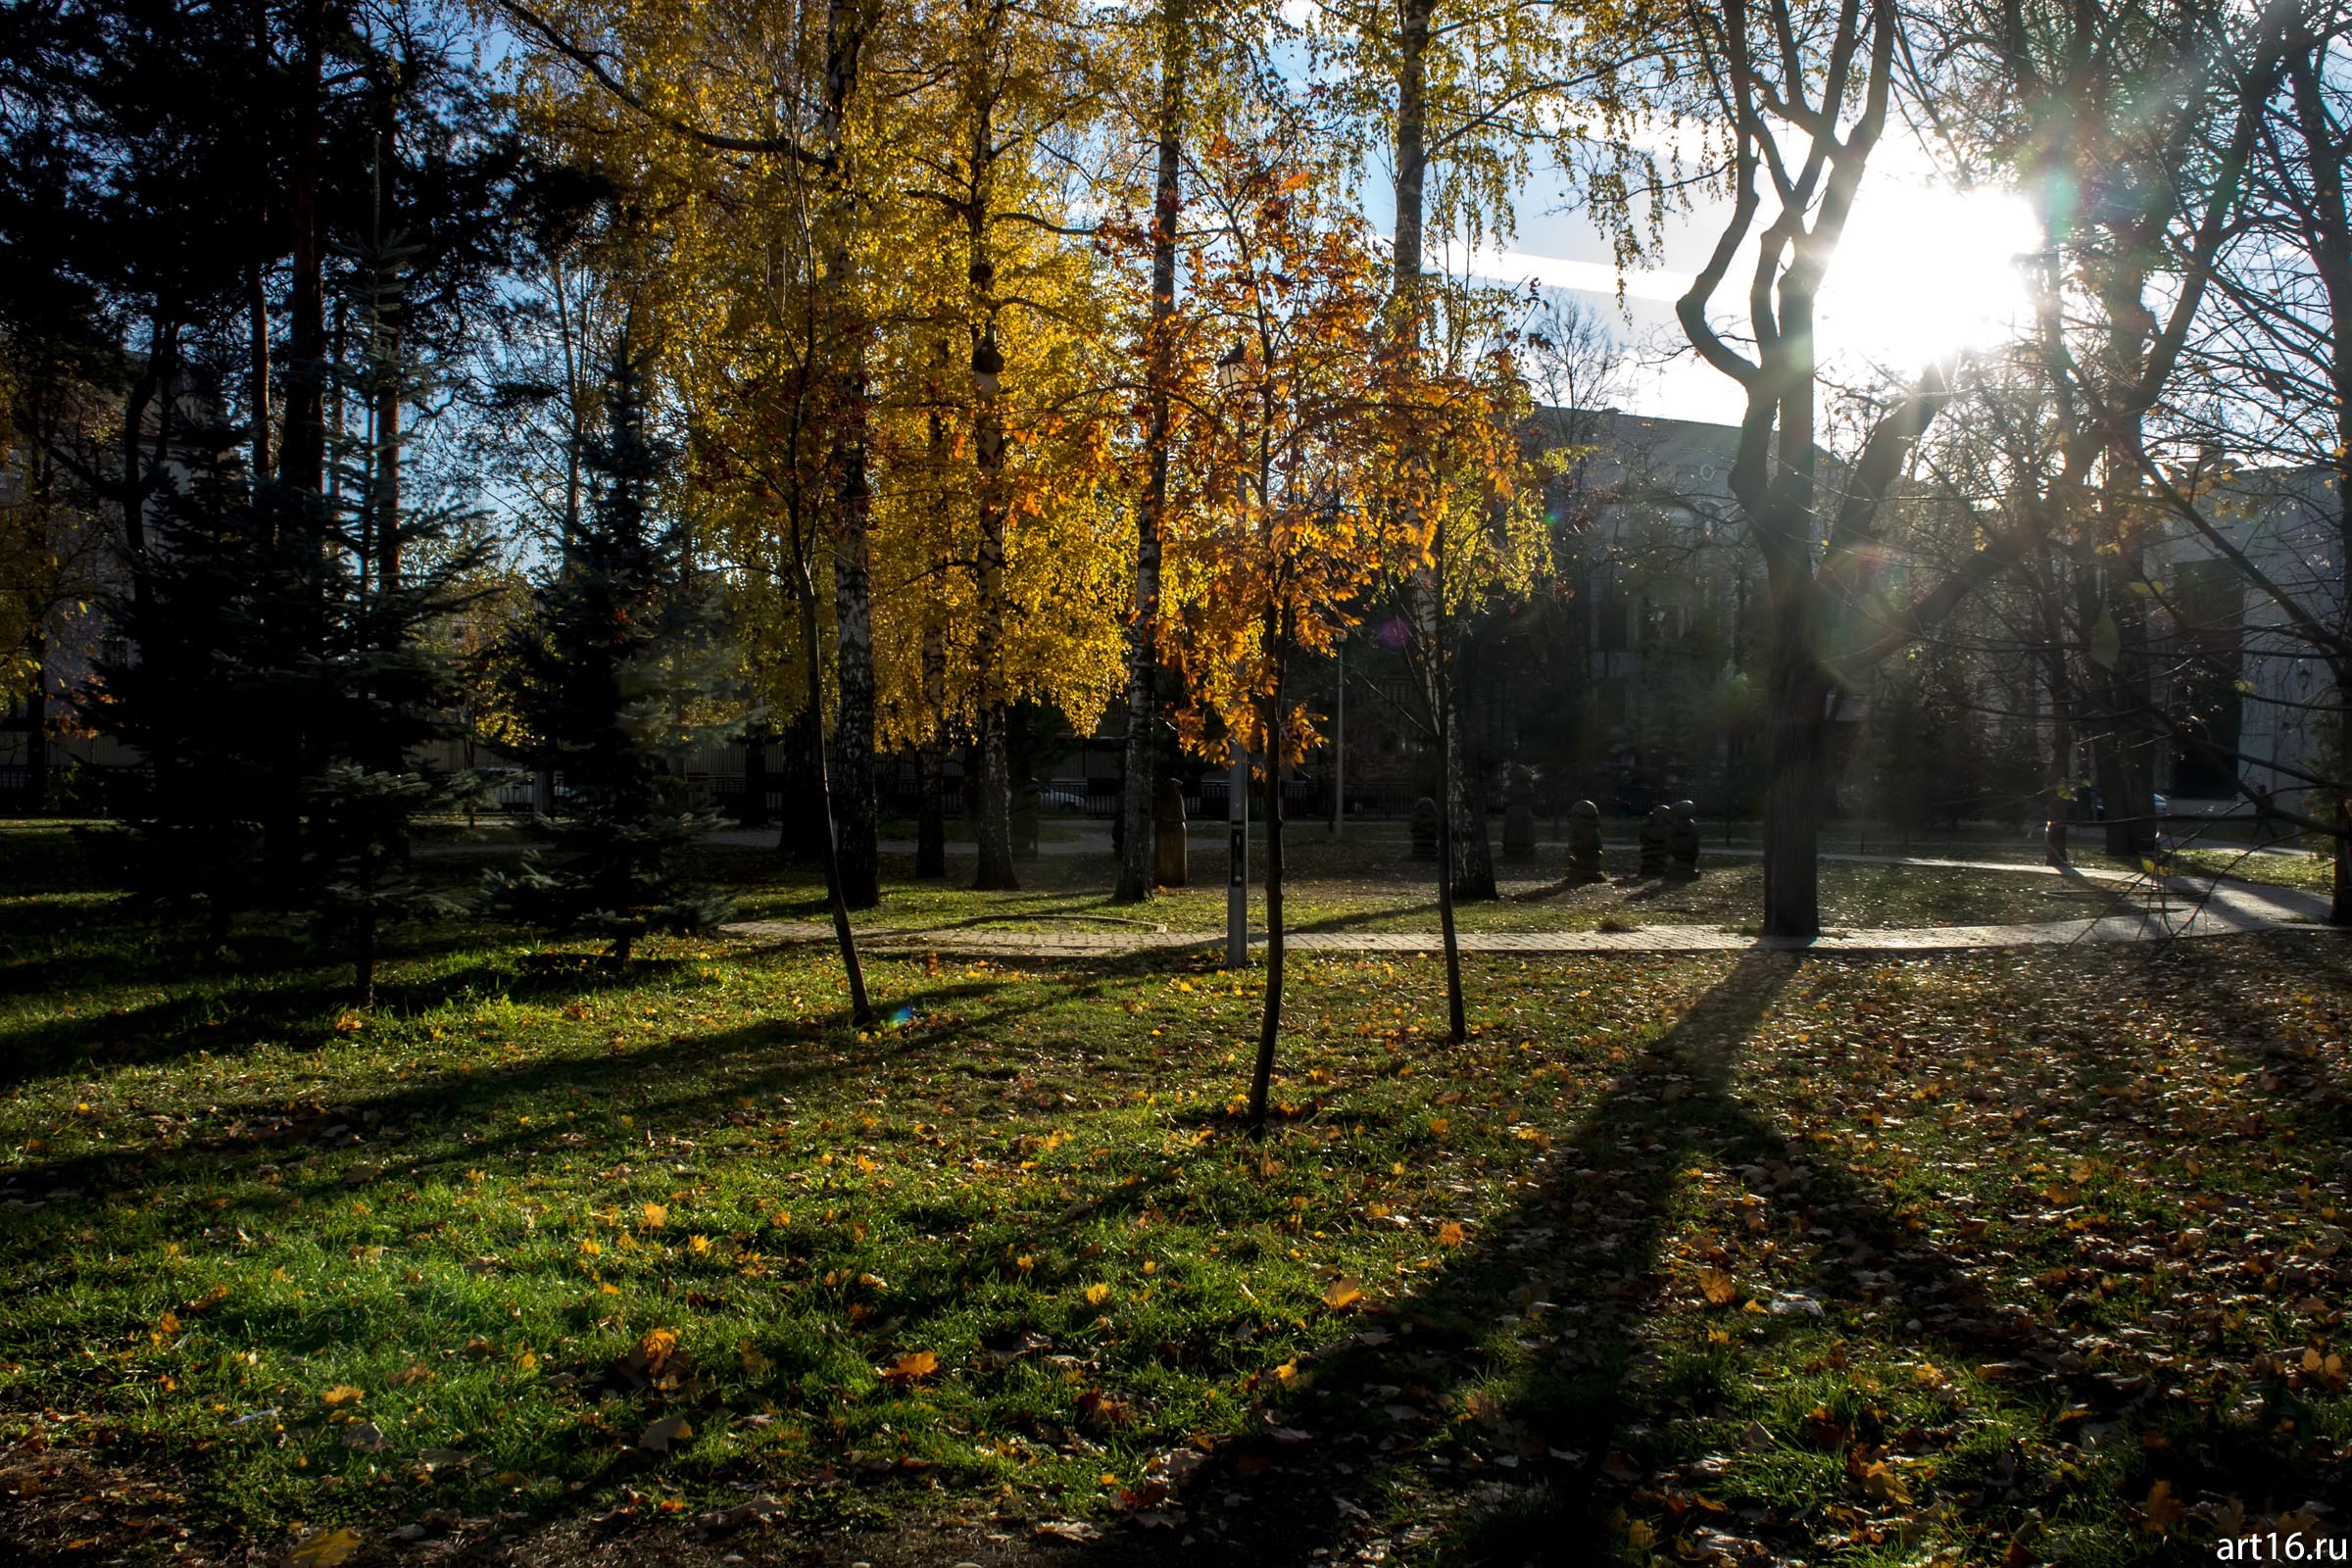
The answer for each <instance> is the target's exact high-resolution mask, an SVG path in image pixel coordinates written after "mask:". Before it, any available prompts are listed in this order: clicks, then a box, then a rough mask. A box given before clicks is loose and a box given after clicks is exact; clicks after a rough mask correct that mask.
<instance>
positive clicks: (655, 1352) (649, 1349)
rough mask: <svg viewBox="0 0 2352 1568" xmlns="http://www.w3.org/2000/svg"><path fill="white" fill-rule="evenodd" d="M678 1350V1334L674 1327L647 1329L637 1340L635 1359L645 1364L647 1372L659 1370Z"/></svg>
mask: <svg viewBox="0 0 2352 1568" xmlns="http://www.w3.org/2000/svg"><path fill="white" fill-rule="evenodd" d="M677 1352H678V1336H677V1331H676V1330H674V1329H649V1330H648V1331H647V1332H646V1336H645V1338H644V1339H642V1340H639V1341H638V1342H637V1354H636V1359H637V1360H639V1361H641V1362H643V1363H644V1364H645V1369H646V1370H647V1371H648V1372H660V1371H661V1370H662V1368H663V1367H664V1366H667V1365H668V1364H669V1358H670V1357H671V1356H673V1355H675V1354H677Z"/></svg>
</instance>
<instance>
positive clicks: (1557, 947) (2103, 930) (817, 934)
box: [725, 856, 2331, 958]
mask: <svg viewBox="0 0 2352 1568" xmlns="http://www.w3.org/2000/svg"><path fill="white" fill-rule="evenodd" d="M1824 858H1838V859H1848V858H1851V859H1868V860H1871V861H1879V860H1881V859H1882V857H1878V856H1869V857H1862V856H1851V857H1848V856H1838V857H1824ZM1884 859H1885V860H1886V862H1887V863H1889V864H1898V865H1921V866H1966V867H1969V868H1971V869H1981V870H1993V871H2015V872H2019V873H2021V874H2039V875H2045V876H2055V875H2062V874H2063V875H2071V876H2082V877H2084V878H2087V879H2089V880H2094V881H2099V882H2105V883H2112V884H2116V885H2117V886H2119V887H2124V886H2128V885H2131V884H2137V883H2140V882H2143V881H2147V880H2149V879H2146V878H2142V877H2137V876H2134V875H2132V874H2131V873H2130V872H2126V871H2106V870H2095V871H2070V872H2063V873H2062V872H2059V871H2056V870H2054V869H2052V868H2051V867H2048V866H2041V865H2031V864H2014V863H2007V862H2002V861H1993V860H1937V859H1917V860H1906V859H1903V858H1900V857H1885V858H1884ZM2150 891H2151V893H2152V895H2153V896H2151V897H2150V898H2148V899H2147V900H2145V901H2144V902H2140V901H2134V903H2133V906H2132V907H2131V908H2130V909H2128V910H2121V911H2119V912H2115V913H2110V914H2103V915H2097V916H2092V917H2089V918H2082V919H2073V920H2039V921H2032V922H2024V923H2018V924H2011V925H1938V926H1917V927H1912V928H1908V929H1899V930H1887V931H1832V932H1825V933H1824V934H1823V935H1821V936H1820V937H1818V938H1815V939H1814V940H1812V941H1810V942H1806V941H1798V940H1795V939H1791V938H1785V937H1752V936H1747V935H1744V934H1742V933H1740V932H1737V931H1726V930H1724V929H1723V928H1722V927H1720V926H1711V925H1650V926H1642V927H1640V928H1639V929H1636V930H1632V931H1465V932H1462V933H1461V935H1460V938H1459V944H1460V947H1461V950H1462V951H1463V952H1464V953H1742V952H1746V951H1749V950H1751V949H1782V950H1801V951H1804V952H1808V953H1949V952H1969V951H1974V950H1977V949H1984V948H2049V947H2072V946H2074V945H2076V944H2078V943H2102V944H2103V943H2116V942H2152V941H2160V940H2164V939H2168V938H2174V937H2212V936H2234V935H2239V934H2242V933H2245V932H2250V931H2275V930H2302V931H2318V930H2327V929H2331V928H2329V927H2327V925H2326V924H2325V922H2326V920H2327V900H2326V899H2325V898H2323V897H2322V896H2320V895H2319V894H2316V893H2306V892H2303V891H2302V890H2300V889H2296V888H2283V887H2273V886H2269V885H2267V884H2260V883H2252V882H2238V881H2229V880H2220V879H2207V878H2202V877H2198V878H2190V877H2184V876H2174V877H2161V878H2156V879H2153V887H2152V888H2151V889H2150ZM725 929H726V930H727V931H728V932H729V933H730V934H732V935H735V936H739V937H747V938H751V939H753V940H756V941H762V942H785V943H802V942H830V941H832V940H833V928H832V927H831V926H829V925H824V924H820V923H818V922H816V921H812V920H744V921H738V922H736V923H735V924H732V925H729V926H727V927H725ZM858 941H859V942H860V944H862V945H864V946H866V947H869V948H872V949H875V950H877V951H885V950H887V951H903V950H907V949H912V950H915V951H918V952H924V953H940V954H956V955H963V956H973V957H1025V958H1051V957H1114V956H1123V955H1128V954H1141V953H1189V952H1194V951H1198V950H1201V949H1211V950H1215V951H1222V950H1223V948H1224V945H1225V938H1224V934H1223V933H1222V932H1217V931H1166V930H1160V931H1116V932H1110V931H996V930H984V929H975V928H970V927H961V926H944V927H941V926H934V927H909V926H867V927H865V928H864V929H862V930H860V931H859V932H858ZM1264 943H1265V937H1264V935H1263V933H1252V935H1251V938H1250V944H1251V946H1253V947H1262V946H1263V945H1264ZM1286 945H1287V946H1288V947H1289V948H1290V950H1291V951H1293V952H1297V953H1399V954H1417V953H1435V952H1438V951H1440V950H1441V948H1442V946H1443V943H1442V940H1441V938H1440V936H1439V934H1438V933H1437V932H1435V931H1303V932H1299V933H1296V934H1294V935H1293V936H1291V937H1290V938H1289V939H1288V942H1287V944H1286Z"/></svg>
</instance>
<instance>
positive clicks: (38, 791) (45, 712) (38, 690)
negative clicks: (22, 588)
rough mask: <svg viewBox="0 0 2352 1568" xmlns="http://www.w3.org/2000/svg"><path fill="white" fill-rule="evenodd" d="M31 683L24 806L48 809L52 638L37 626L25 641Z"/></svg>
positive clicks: (38, 810) (27, 697) (35, 810)
mask: <svg viewBox="0 0 2352 1568" xmlns="http://www.w3.org/2000/svg"><path fill="white" fill-rule="evenodd" d="M25 646H26V648H27V650H28V651H29V652H30V653H31V655H32V681H31V684H30V685H29V686H28V687H27V688H26V690H25V809H27V810H29V811H31V812H32V813H33V814H35V815H36V816H37V815H39V814H40V813H41V812H44V811H46V810H48V809H49V638H48V636H47V634H45V633H44V632H42V631H41V630H39V629H38V628H37V627H36V628H35V629H34V630H33V632H32V635H31V636H30V637H28V638H27V639H26V640H25Z"/></svg>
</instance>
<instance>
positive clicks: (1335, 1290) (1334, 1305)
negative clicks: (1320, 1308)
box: [1323, 1274, 1364, 1312]
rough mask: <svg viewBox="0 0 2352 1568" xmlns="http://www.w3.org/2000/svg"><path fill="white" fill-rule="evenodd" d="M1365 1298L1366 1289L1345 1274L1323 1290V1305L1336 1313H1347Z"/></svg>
mask: <svg viewBox="0 0 2352 1568" xmlns="http://www.w3.org/2000/svg"><path fill="white" fill-rule="evenodd" d="M1362 1299H1364V1288H1363V1287H1362V1286H1361V1285H1359V1284H1357V1283H1356V1282H1355V1281H1354V1280H1352V1279H1350V1278H1348V1276H1347V1275H1345V1274H1343V1275H1341V1276H1340V1277H1339V1278H1338V1279H1336V1280H1333V1281H1332V1282H1331V1283H1330V1284H1329V1285H1327V1286H1325V1287H1324V1288H1323V1304H1324V1305H1325V1306H1328V1307H1330V1308H1331V1309H1332V1310H1333V1311H1334V1312H1345V1311H1347V1310H1348V1308H1349V1307H1351V1306H1353V1305H1355V1304H1356V1303H1357V1302H1358V1301H1361V1300H1362Z"/></svg>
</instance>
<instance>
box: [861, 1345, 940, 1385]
mask: <svg viewBox="0 0 2352 1568" xmlns="http://www.w3.org/2000/svg"><path fill="white" fill-rule="evenodd" d="M875 1370H876V1371H878V1372H879V1373H880V1374H881V1376H882V1380H883V1381H884V1382H885V1383H913V1382H915V1381H917V1380H918V1379H921V1378H927V1377H929V1376H930V1375H931V1374H932V1373H934V1372H936V1371H938V1370H939V1357H938V1356H936V1355H933V1354H932V1353H931V1352H930V1351H929V1350H908V1351H907V1352H906V1353H905V1354H904V1355H900V1356H897V1357H895V1358H893V1360H892V1361H891V1363H890V1365H888V1366H885V1367H877V1368H876V1369H875Z"/></svg>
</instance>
